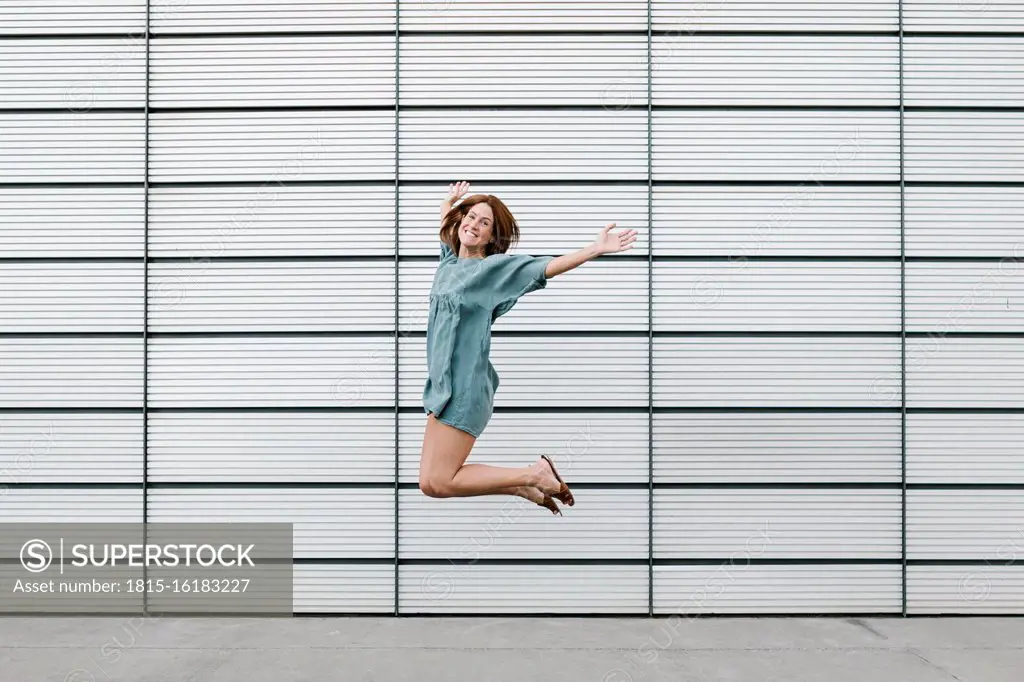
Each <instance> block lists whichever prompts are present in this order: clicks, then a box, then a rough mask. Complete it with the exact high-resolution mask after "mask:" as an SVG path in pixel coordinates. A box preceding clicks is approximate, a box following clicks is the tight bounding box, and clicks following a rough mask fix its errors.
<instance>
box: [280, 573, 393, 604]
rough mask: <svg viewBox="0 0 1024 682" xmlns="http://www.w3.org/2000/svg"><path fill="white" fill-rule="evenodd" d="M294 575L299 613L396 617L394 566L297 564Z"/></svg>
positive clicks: (295, 599)
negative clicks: (366, 614)
mask: <svg viewBox="0 0 1024 682" xmlns="http://www.w3.org/2000/svg"><path fill="white" fill-rule="evenodd" d="M292 571H293V576H294V584H293V587H292V590H293V598H292V600H293V601H292V603H293V605H294V606H293V609H294V611H295V612H296V613H309V612H320V613H324V612H330V613H392V612H393V609H394V608H395V567H394V565H393V564H381V565H367V566H362V565H351V566H344V565H332V566H318V565H315V564H296V565H295V566H294V567H293V568H292Z"/></svg>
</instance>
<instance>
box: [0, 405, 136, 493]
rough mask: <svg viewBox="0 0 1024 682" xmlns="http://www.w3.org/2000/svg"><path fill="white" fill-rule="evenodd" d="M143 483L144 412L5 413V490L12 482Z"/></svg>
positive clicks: (1, 430)
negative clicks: (86, 413)
mask: <svg viewBox="0 0 1024 682" xmlns="http://www.w3.org/2000/svg"><path fill="white" fill-rule="evenodd" d="M141 480H142V414H141V413H140V414H89V415H75V414H67V413H62V412H54V413H50V414H46V413H31V414H29V413H26V414H17V413H15V414H5V415H3V418H2V420H0V490H2V491H3V492H4V493H6V492H7V489H6V487H5V486H6V484H8V483H53V482H59V483H81V484H86V483H93V482H101V483H123V482H133V481H134V482H140V481H141Z"/></svg>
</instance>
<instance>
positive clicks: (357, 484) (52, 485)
mask: <svg viewBox="0 0 1024 682" xmlns="http://www.w3.org/2000/svg"><path fill="white" fill-rule="evenodd" d="M8 477H10V478H11V479H15V478H17V475H16V474H10V473H8V475H6V476H5V475H3V474H2V473H0V489H2V488H4V487H7V488H12V489H14V488H21V489H26V490H46V489H55V490H81V489H85V490H91V489H97V490H113V489H133V488H141V487H142V485H143V484H142V482H141V481H135V482H93V481H81V482H70V481H62V482H48V481H17V480H6V479H7V478H8ZM395 487H396V485H395V482H394V481H393V480H383V481H324V480H316V481H273V482H268V481H175V482H168V481H148V482H147V483H146V488H147V489H148V490H238V489H243V488H252V489H257V490H282V489H285V488H302V489H307V490H387V491H391V490H393V489H394V488H395ZM397 487H398V488H399V489H400V490H418V489H419V483H417V482H416V481H400V482H399V483H398V485H397ZM572 487H573V488H575V489H576V490H597V491H601V490H648V489H650V488H653V489H654V490H901V489H902V487H903V484H902V483H901V482H900V481H890V482H881V481H860V482H854V481H821V482H809V481H773V482H754V481H747V482H744V481H706V482H694V481H673V482H658V481H655V482H654V483H653V484H649V483H648V482H647V481H600V482H599V481H574V482H573V483H572ZM906 488H907V489H908V490H936V491H941V490H966V491H972V490H976V491H980V492H984V491H989V490H1020V491H1024V482H1019V483H907V484H906Z"/></svg>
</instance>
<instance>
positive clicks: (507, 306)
mask: <svg viewBox="0 0 1024 682" xmlns="http://www.w3.org/2000/svg"><path fill="white" fill-rule="evenodd" d="M554 259H555V257H554V256H530V255H527V254H515V255H506V254H502V255H501V256H499V257H497V258H496V260H495V264H494V270H493V276H492V277H491V281H490V285H491V290H492V292H493V302H494V312H493V314H492V315H491V321H494V320H496V319H498V318H499V317H501V316H502V315H504V314H505V313H507V312H508V311H509V310H511V309H512V307H513V306H514V305H515V304H516V301H518V300H519V299H520V298H521V297H522V296H525V295H526V294H528V293H530V292H531V291H537V290H538V289H543V288H544V287H546V286H547V284H548V278H547V276H546V275H545V274H544V270H545V269H546V268H547V267H548V263H550V262H551V261H553V260H554Z"/></svg>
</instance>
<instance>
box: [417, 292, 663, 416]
mask: <svg viewBox="0 0 1024 682" xmlns="http://www.w3.org/2000/svg"><path fill="white" fill-rule="evenodd" d="M530 295H533V296H536V295H537V293H536V292H535V293H533V294H530ZM399 352H400V353H401V356H400V360H399V367H398V369H399V382H400V388H399V395H400V399H401V403H402V404H403V405H420V404H422V400H423V386H424V384H425V382H426V380H427V351H426V340H425V339H421V338H417V339H401V340H400V349H399ZM491 362H492V363H493V364H494V368H495V370H497V372H498V375H499V378H500V382H501V385H500V386H499V388H498V390H497V391H496V392H495V394H494V404H495V407H502V406H506V405H507V406H512V405H515V406H524V407H537V408H539V409H543V408H544V407H549V406H558V407H564V406H567V405H568V406H578V407H583V406H597V407H618V406H639V407H646V406H647V393H648V386H647V339H646V338H639V337H638V338H621V337H601V336H595V337H587V338H571V339H563V340H558V341H555V342H552V340H551V339H543V338H530V337H519V338H516V337H508V336H498V337H494V338H492V339H491ZM424 414H425V413H424Z"/></svg>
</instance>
